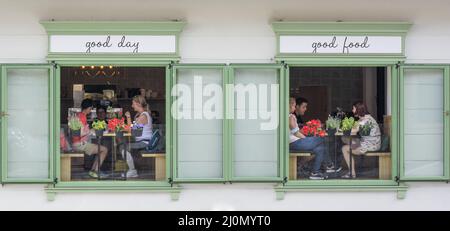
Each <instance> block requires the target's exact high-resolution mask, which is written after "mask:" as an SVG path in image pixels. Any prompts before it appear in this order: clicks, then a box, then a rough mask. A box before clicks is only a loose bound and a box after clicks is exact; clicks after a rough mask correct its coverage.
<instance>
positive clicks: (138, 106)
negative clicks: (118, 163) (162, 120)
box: [122, 95, 152, 178]
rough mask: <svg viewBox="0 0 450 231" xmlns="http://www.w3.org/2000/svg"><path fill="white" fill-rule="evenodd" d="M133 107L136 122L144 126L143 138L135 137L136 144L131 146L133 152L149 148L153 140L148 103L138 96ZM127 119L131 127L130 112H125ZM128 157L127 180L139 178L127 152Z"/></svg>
mask: <svg viewBox="0 0 450 231" xmlns="http://www.w3.org/2000/svg"><path fill="white" fill-rule="evenodd" d="M131 107H132V108H133V110H134V111H135V112H137V113H136V116H135V117H134V121H135V122H136V123H137V124H140V125H142V126H143V131H142V136H139V137H135V142H132V143H130V144H129V148H130V149H131V151H132V152H134V151H138V150H141V149H144V148H146V147H147V146H148V144H149V142H150V139H151V138H152V117H151V116H150V113H149V111H150V110H149V108H148V104H147V101H146V100H145V98H144V97H143V96H142V95H137V96H134V97H133V100H132V104H131ZM125 117H126V118H127V124H128V125H131V124H132V121H131V114H130V112H128V111H127V112H125ZM126 153H127V154H126V156H127V158H126V159H127V164H128V167H129V170H128V172H127V178H131V177H138V174H137V171H136V169H135V167H134V160H133V157H132V155H131V153H130V152H128V151H127V152H126ZM123 155H124V151H123V150H122V156H123Z"/></svg>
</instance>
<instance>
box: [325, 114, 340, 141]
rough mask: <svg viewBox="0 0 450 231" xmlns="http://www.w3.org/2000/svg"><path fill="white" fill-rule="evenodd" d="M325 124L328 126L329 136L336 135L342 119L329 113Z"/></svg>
mask: <svg viewBox="0 0 450 231" xmlns="http://www.w3.org/2000/svg"><path fill="white" fill-rule="evenodd" d="M325 124H326V127H327V134H328V136H334V134H336V131H337V129H339V126H340V125H341V120H340V119H339V118H337V117H334V116H331V115H329V116H328V119H327V121H326V122H325Z"/></svg>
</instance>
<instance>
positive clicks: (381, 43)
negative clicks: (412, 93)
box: [279, 35, 402, 54]
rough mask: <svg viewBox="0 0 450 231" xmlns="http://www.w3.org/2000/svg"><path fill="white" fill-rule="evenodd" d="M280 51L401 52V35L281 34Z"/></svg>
mask: <svg viewBox="0 0 450 231" xmlns="http://www.w3.org/2000/svg"><path fill="white" fill-rule="evenodd" d="M279 39H280V40H279V49H280V53H295V54H301V53H303V54H401V53H402V37H401V36H303V35H281V36H280V38H279Z"/></svg>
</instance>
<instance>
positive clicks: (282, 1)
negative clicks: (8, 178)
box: [0, 0, 450, 210]
mask: <svg viewBox="0 0 450 231" xmlns="http://www.w3.org/2000/svg"><path fill="white" fill-rule="evenodd" d="M449 10H450V1H443V0H442V1H439V0H428V1H423V0H409V1H408V0H397V1H392V0H379V1H370V0H340V1H325V0H278V1H275V0H273V1H269V0H247V1H244V0H240V1H238V0H228V1H224V0H198V1H188V0H183V1H175V0H165V1H162V0H160V1H154V0H146V1H144V0H128V1H119V0H97V1H90V0H78V1H72V0H70V1H69V0H64V1H63V0H40V1H33V0H21V1H17V0H16V1H8V0H0V63H24V62H30V63H33V62H44V61H45V55H46V51H47V37H46V34H45V31H44V29H43V28H42V27H41V25H40V24H39V21H40V20H49V19H55V20H170V19H183V20H186V21H187V22H188V25H187V26H186V28H185V30H184V32H183V33H182V36H181V40H180V46H181V47H180V48H181V49H180V51H181V56H182V61H183V62H214V63H216V62H271V58H272V57H273V56H274V54H275V37H274V34H273V32H272V30H271V27H270V21H273V20H278V19H284V20H304V21H335V20H344V21H352V20H353V21H410V22H412V23H414V26H413V27H412V28H411V30H410V33H409V34H408V37H407V41H406V55H407V56H408V62H430V63H431V62H433V63H450V43H449V42H448V41H450V14H449V13H448V12H449ZM184 187H185V189H184V190H183V191H182V193H181V197H180V200H179V201H177V202H172V201H170V198H169V196H168V194H164V193H152V194H144V193H101V194H98V193H97V194H96V193H83V194H81V193H77V194H59V195H58V196H57V199H56V201H54V202H47V201H46V197H45V194H44V192H43V187H42V186H36V185H34V186H26V185H7V186H5V187H3V188H0V209H74V210H77V209H88V210H95V209H124V210H131V209H139V210H152V209H170V210H178V209H189V210H205V209H237V210H244V209H268V210H319V209H329V210H339V209H341V210H342V209H343V210H355V209H366V210H371V209H373V210H397V209H399V210H403V209H434V210H449V209H450V196H449V195H450V186H449V185H447V184H445V183H414V184H411V187H410V189H409V191H408V193H407V197H406V199H405V200H397V199H396V197H395V194H394V193H390V192H386V193H379V192H377V193H375V192H374V193H370V192H369V193H367V192H364V193H363V192H354V193H349V192H340V193H336V192H327V193H323V192H320V193H319V192H311V193H304V192H303V193H287V194H286V198H285V200H283V201H277V200H275V193H274V190H273V188H272V186H271V185H270V184H255V185H252V184H243V185H242V184H233V185H222V184H218V185H185V186H184ZM200 198H201V199H200Z"/></svg>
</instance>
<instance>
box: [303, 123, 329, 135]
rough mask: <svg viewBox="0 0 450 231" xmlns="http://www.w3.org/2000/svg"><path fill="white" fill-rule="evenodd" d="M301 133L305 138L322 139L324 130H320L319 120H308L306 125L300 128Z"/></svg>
mask: <svg viewBox="0 0 450 231" xmlns="http://www.w3.org/2000/svg"><path fill="white" fill-rule="evenodd" d="M301 132H302V134H303V135H305V136H318V137H324V136H325V134H326V132H325V130H324V129H322V123H321V122H320V120H310V121H308V122H306V125H305V126H303V127H302V129H301Z"/></svg>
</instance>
